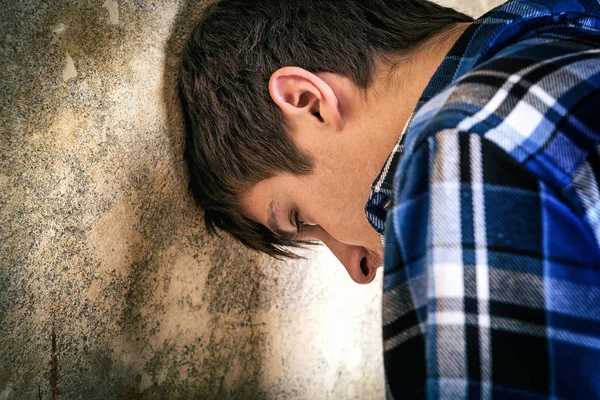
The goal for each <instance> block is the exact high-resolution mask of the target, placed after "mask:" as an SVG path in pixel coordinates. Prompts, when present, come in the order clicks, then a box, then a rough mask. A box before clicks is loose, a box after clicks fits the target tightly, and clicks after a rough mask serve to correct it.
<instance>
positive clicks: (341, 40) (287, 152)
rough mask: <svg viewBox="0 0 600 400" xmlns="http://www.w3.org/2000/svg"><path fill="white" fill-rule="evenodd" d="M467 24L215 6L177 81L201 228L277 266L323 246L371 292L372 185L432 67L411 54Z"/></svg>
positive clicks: (374, 259) (355, 12)
mask: <svg viewBox="0 0 600 400" xmlns="http://www.w3.org/2000/svg"><path fill="white" fill-rule="evenodd" d="M470 21H471V19H470V18H469V17H467V16H465V15H463V14H461V13H458V12H456V11H454V10H451V9H447V8H444V7H441V6H438V5H436V4H434V3H431V2H429V1H426V0H373V1H368V2H365V1H363V0H261V1H255V0H222V1H219V2H218V3H215V4H213V5H211V6H209V7H208V8H207V9H206V11H205V14H204V17H203V19H202V20H201V21H200V23H199V24H198V25H197V27H196V28H195V29H194V30H193V32H192V34H191V36H190V38H189V40H188V43H187V46H186V48H185V50H184V53H183V58H182V67H181V73H180V94H181V99H182V103H183V106H184V115H185V119H186V129H187V139H186V158H187V162H188V165H189V168H190V174H191V188H192V192H193V194H194V196H195V198H196V199H197V200H198V202H199V204H200V205H201V206H202V208H203V209H204V215H205V221H206V224H207V226H208V228H209V230H211V231H215V230H216V229H221V230H224V231H227V232H229V233H230V234H232V235H233V236H234V237H236V238H237V239H239V240H240V241H241V242H242V243H244V244H245V245H247V246H249V247H251V248H253V249H256V250H259V251H262V252H265V253H267V254H270V255H272V256H279V257H281V256H291V257H293V256H294V254H293V253H292V252H290V250H289V248H290V247H294V246H298V245H301V244H303V243H306V242H307V241H314V240H319V241H322V242H324V243H325V244H326V245H327V246H328V247H329V248H330V249H331V250H332V251H333V252H334V253H335V255H336V256H337V257H338V258H339V259H340V261H341V262H342V263H343V264H344V266H345V267H346V269H347V270H348V272H349V274H350V276H351V277H352V278H353V279H354V280H355V281H357V282H359V283H367V282H370V281H371V280H372V279H373V277H374V276H375V270H376V269H377V267H378V266H379V265H381V242H380V239H379V236H378V234H377V233H376V232H375V231H374V230H373V229H372V228H371V227H370V225H369V224H368V222H367V219H366V216H365V213H364V206H365V203H366V201H367V200H368V197H369V193H370V184H371V182H372V181H373V180H374V179H375V177H376V176H377V174H378V172H379V170H380V169H381V167H382V165H383V164H384V162H385V159H386V158H387V155H388V154H389V153H390V151H391V150H392V147H393V146H394V143H395V142H396V141H397V139H398V137H399V135H400V134H401V132H402V129H403V128H404V123H405V122H406V120H407V119H408V118H409V115H410V112H411V111H412V108H413V107H414V105H415V103H416V101H417V98H418V96H419V94H420V92H421V91H422V89H423V87H424V85H425V84H426V80H427V78H428V77H430V76H431V73H433V70H434V69H435V66H437V65H433V64H435V63H432V65H431V66H429V67H428V68H427V67H426V66H425V64H423V66H422V67H423V68H424V69H428V70H427V71H424V73H423V71H419V68H415V65H416V64H414V63H411V60H410V58H411V57H410V56H411V55H414V54H416V50H417V49H419V48H420V47H422V45H423V44H424V43H427V42H428V41H429V40H430V39H432V38H433V37H436V36H438V35H439V34H440V33H442V32H449V31H450V30H451V29H452V28H453V27H454V26H456V24H459V23H462V22H470ZM416 57H417V58H418V56H416ZM409 64H411V65H413V67H412V68H408V67H406V68H405V69H403V66H408V65H409ZM427 65H428V64H427ZM438 65H439V62H438ZM419 67H420V66H419ZM399 89H401V90H399ZM298 230H299V231H301V232H297V231H298Z"/></svg>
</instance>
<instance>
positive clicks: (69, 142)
mask: <svg viewBox="0 0 600 400" xmlns="http://www.w3.org/2000/svg"><path fill="white" fill-rule="evenodd" d="M0 3H1V5H2V11H1V12H0V74H1V75H0V77H1V79H0V221H2V223H0V400H8V399H25V398H27V399H34V398H35V399H179V398H194V399H263V398H265V399H280V398H286V399H367V398H368V399H377V398H382V397H383V389H384V386H383V385H384V384H383V375H382V372H383V367H382V358H381V326H380V321H381V311H380V308H381V277H378V279H377V280H376V281H375V283H373V284H372V285H369V286H368V287H362V286H358V285H355V284H353V283H352V282H351V281H350V278H349V277H348V276H347V274H346V272H345V271H344V270H343V267H342V266H341V265H340V264H339V263H338V262H337V260H335V258H334V257H333V256H332V255H331V254H329V253H328V252H327V251H326V250H325V249H318V250H316V251H313V252H308V253H306V255H307V257H308V259H307V260H304V261H288V262H279V261H274V260H272V259H269V258H267V257H264V256H261V255H258V254H256V253H253V252H251V251H248V250H246V249H244V248H243V247H242V246H240V245H239V244H237V243H235V242H234V241H233V240H231V239H230V238H228V237H221V238H217V237H211V236H208V235H207V233H206V232H205V230H204V228H203V226H202V218H201V216H200V213H199V211H198V209H197V208H195V206H194V205H193V202H192V200H191V198H190V196H189V194H188V193H187V190H186V171H185V167H184V164H183V160H182V157H181V146H182V131H181V123H180V116H179V113H178V109H177V106H176V102H175V92H174V87H175V86H174V82H175V74H176V69H177V65H178V54H179V51H180V49H181V46H182V42H183V40H184V38H185V35H186V34H187V32H188V30H189V28H190V26H191V24H192V23H193V21H195V20H196V19H197V17H198V15H199V13H200V12H201V10H202V8H203V7H204V3H202V2H186V1H183V0H170V1H156V2H150V1H141V0H118V1H115V0H106V1H105V0H71V1H67V0H55V1H32V0H19V1H8V0H2V1H0ZM446 3H447V4H452V5H458V6H459V7H460V8H462V9H463V10H465V11H468V12H470V13H472V14H474V15H479V14H481V13H483V12H484V11H486V10H487V9H489V8H490V7H491V6H493V5H495V4H498V3H499V1H497V0H490V1H483V0H482V1H479V2H471V1H468V0H464V1H454V2H452V1H450V0H448V1H446Z"/></svg>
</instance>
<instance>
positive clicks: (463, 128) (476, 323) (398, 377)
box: [366, 0, 600, 399]
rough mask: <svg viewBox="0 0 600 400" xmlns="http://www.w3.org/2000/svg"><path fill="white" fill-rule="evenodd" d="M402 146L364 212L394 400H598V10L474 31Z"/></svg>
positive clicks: (441, 74) (490, 23) (509, 14)
mask: <svg viewBox="0 0 600 400" xmlns="http://www.w3.org/2000/svg"><path fill="white" fill-rule="evenodd" d="M402 140H403V143H398V145H397V146H396V149H394V152H393V153H392V154H391V155H390V158H389V159H388V162H387V163H386V165H385V166H384V168H383V170H382V172H381V174H380V176H379V177H378V178H377V180H376V181H375V182H374V184H373V191H372V196H371V198H370V200H369V203H368V204H367V206H366V212H367V215H368V218H369V221H370V222H371V224H372V225H373V227H374V228H375V229H377V230H378V231H379V232H380V233H383V232H384V230H385V266H384V274H385V277H384V294H383V296H384V297H383V335H384V351H385V357H384V359H385V369H386V377H387V382H388V383H387V385H388V388H387V392H388V397H389V398H395V399H401V398H430V399H437V398H444V399H461V398H484V399H489V398H510V399H538V398H548V397H551V398H556V399H559V398H560V399H564V398H571V399H600V247H599V245H600V189H599V178H600V3H599V1H598V0H515V1H512V2H509V3H507V4H505V5H504V6H501V7H499V8H497V9H495V10H493V11H492V12H490V13H488V14H487V15H486V16H484V17H483V18H481V19H479V20H478V21H476V22H475V23H474V24H473V25H472V26H471V28H470V29H468V30H467V32H465V34H464V35H463V36H462V37H461V38H460V39H459V41H458V42H457V43H456V45H455V46H454V47H453V49H452V50H451V51H450V53H449V54H448V56H447V57H446V59H445V60H444V62H443V63H442V65H441V66H440V68H439V70H438V71H437V72H436V74H435V75H434V77H433V78H432V80H431V82H430V84H429V85H428V87H427V88H426V90H425V92H424V94H423V97H422V98H421V100H420V101H419V104H418V106H417V109H416V110H415V114H414V117H413V119H412V120H411V122H410V123H409V126H408V128H407V129H406V134H405V135H404V139H402ZM402 149H404V151H402ZM392 179H393V181H392ZM392 183H393V184H392ZM390 200H391V202H392V203H391V205H390V206H389V207H388V209H387V210H386V204H387V203H388V202H389V201H390ZM386 214H387V220H386V223H384V222H383V221H384V218H385V216H386ZM386 227H387V229H385V228H386Z"/></svg>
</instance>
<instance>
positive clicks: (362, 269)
mask: <svg viewBox="0 0 600 400" xmlns="http://www.w3.org/2000/svg"><path fill="white" fill-rule="evenodd" d="M319 239H320V240H321V241H322V242H323V243H324V244H325V246H327V247H328V248H329V250H331V252H332V253H333V254H334V255H335V256H336V257H337V259H338V260H340V262H341V263H342V264H343V265H344V268H346V271H347V272H348V274H349V275H350V278H352V280H353V281H354V282H356V283H360V284H367V283H371V282H372V281H373V279H375V274H376V272H377V267H378V265H375V264H376V262H375V260H374V259H373V258H372V257H371V256H370V254H369V252H368V251H367V249H365V248H364V247H361V246H353V245H349V244H346V243H343V242H340V241H339V240H337V239H335V238H334V237H332V236H331V235H328V234H326V233H325V234H323V235H322V237H320V238H319Z"/></svg>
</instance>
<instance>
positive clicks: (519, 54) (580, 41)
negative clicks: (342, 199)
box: [395, 26, 600, 240]
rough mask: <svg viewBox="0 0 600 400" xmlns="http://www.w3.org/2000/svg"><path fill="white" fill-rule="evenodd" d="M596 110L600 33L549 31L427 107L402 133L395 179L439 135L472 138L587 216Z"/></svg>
mask: <svg viewBox="0 0 600 400" xmlns="http://www.w3.org/2000/svg"><path fill="white" fill-rule="evenodd" d="M598 104H600V33H598V32H588V31H587V30H582V29H579V28H573V27H570V26H567V27H559V28H554V29H548V30H547V31H545V32H542V33H538V34H536V35H532V36H531V37H529V38H526V39H524V40H521V41H519V42H518V43H515V44H513V45H511V46H508V47H506V48H505V49H503V50H501V51H499V52H497V53H496V55H495V56H494V57H492V58H490V59H489V60H487V61H485V62H483V63H481V64H480V65H478V66H477V67H476V68H474V69H473V70H472V71H470V72H468V73H466V74H464V75H463V76H462V77H461V78H460V79H458V80H457V81H456V82H455V83H454V84H452V85H451V86H450V87H448V88H447V89H446V90H444V91H443V92H442V93H440V94H439V95H438V96H436V97H434V98H433V99H432V100H431V101H429V102H428V103H427V104H425V105H424V106H423V107H422V108H421V110H420V111H419V113H418V114H417V115H416V116H415V118H414V121H413V123H412V125H411V127H410V130H409V132H408V134H407V140H406V147H405V154H404V156H403V158H406V159H405V160H402V162H401V164H400V167H399V168H398V169H397V171H396V173H397V175H398V176H397V177H395V178H396V179H401V176H402V175H403V172H402V163H408V162H409V160H408V159H410V158H411V154H413V153H414V152H415V149H416V148H418V147H419V146H421V145H423V144H424V143H425V142H426V141H427V140H428V139H430V138H432V137H433V136H435V135H436V134H437V133H438V132H441V131H454V132H456V134H460V133H470V134H477V135H480V136H481V137H482V138H483V139H485V140H486V141H490V142H492V143H494V144H495V145H497V146H498V147H499V148H500V149H502V150H504V151H505V152H506V153H507V154H508V155H509V156H510V157H511V158H512V159H514V160H515V161H516V162H517V163H519V164H521V165H522V166H524V167H525V168H526V169H527V170H528V171H530V172H531V173H532V174H534V175H535V176H536V177H537V178H538V179H540V180H541V181H543V182H545V183H546V184H548V185H549V186H551V187H553V188H554V189H556V190H557V191H560V192H562V193H563V194H564V195H565V196H566V197H567V199H568V200H569V201H570V202H571V203H572V206H573V207H575V208H577V209H578V210H577V211H578V213H579V214H581V215H585V214H586V212H588V211H589V210H588V209H587V208H589V206H587V207H586V204H585V203H586V202H589V201H587V200H586V198H588V197H590V196H591V197H595V194H593V192H594V191H595V190H596V189H594V188H593V187H589V186H590V184H591V183H592V181H593V182H594V183H596V182H597V179H595V176H596V175H595V174H600V165H597V162H596V161H595V159H596V158H598V150H597V146H598V143H599V141H600V120H598V118H597V113H598V107H597V105H598ZM591 172H592V173H591ZM590 173H591V175H590ZM584 174H585V175H586V176H588V175H589V176H590V177H594V179H592V180H590V179H583V178H582V175H584ZM578 186H579V188H578V189H575V187H578ZM583 186H586V187H583ZM599 229H600V225H599ZM599 240H600V235H599Z"/></svg>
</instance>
